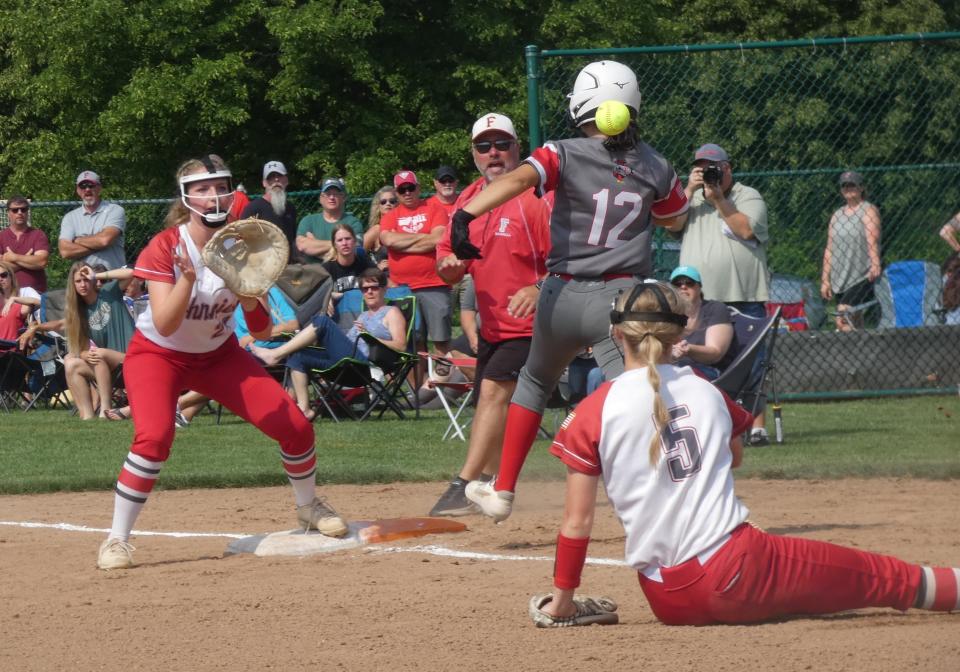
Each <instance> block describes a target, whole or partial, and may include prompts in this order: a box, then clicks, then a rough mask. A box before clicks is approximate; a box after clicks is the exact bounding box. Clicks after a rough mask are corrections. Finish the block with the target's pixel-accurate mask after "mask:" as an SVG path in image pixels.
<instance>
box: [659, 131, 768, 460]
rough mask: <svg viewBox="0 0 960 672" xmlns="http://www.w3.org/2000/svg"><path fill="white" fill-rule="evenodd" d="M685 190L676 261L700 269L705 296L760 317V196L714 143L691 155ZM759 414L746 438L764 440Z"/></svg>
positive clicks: (763, 241) (764, 290) (763, 265)
mask: <svg viewBox="0 0 960 672" xmlns="http://www.w3.org/2000/svg"><path fill="white" fill-rule="evenodd" d="M685 191H686V194H687V199H688V200H689V201H690V210H689V211H688V216H687V221H686V223H685V224H682V225H678V226H676V227H674V228H672V229H671V231H673V232H674V233H676V234H678V235H679V236H680V237H681V244H680V265H681V266H693V267H694V268H696V269H698V270H699V271H700V275H701V276H702V278H703V282H702V286H703V293H704V296H705V297H706V298H709V299H712V300H714V301H722V302H723V303H726V304H727V305H728V306H731V307H733V308H736V309H737V310H739V311H740V312H741V313H744V314H745V315H750V316H752V317H764V316H765V315H766V312H765V306H764V304H765V303H766V301H767V299H768V287H769V271H768V270H767V252H766V246H767V242H768V235H767V204H766V203H765V202H764V200H763V197H762V196H761V195H760V193H759V192H758V191H757V190H756V189H753V188H751V187H748V186H746V185H744V184H741V183H740V182H736V181H735V180H734V178H733V170H732V168H731V165H730V157H729V156H728V155H727V152H726V151H725V150H724V149H723V148H722V147H720V146H719V145H715V144H713V143H708V144H706V145H703V146H702V147H700V149H698V150H697V152H696V154H695V155H694V159H693V168H692V169H691V170H690V177H689V180H688V181H687V186H686V189H685ZM762 417H763V416H760V418H758V422H757V424H755V425H754V430H753V433H752V434H751V437H750V442H751V444H754V445H765V444H766V442H767V434H766V430H765V429H764V428H763V421H762Z"/></svg>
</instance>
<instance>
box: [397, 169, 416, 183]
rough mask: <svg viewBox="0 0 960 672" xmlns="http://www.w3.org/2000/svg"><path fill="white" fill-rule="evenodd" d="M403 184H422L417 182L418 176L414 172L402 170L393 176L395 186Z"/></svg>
mask: <svg viewBox="0 0 960 672" xmlns="http://www.w3.org/2000/svg"><path fill="white" fill-rule="evenodd" d="M401 184H420V183H419V182H417V174H416V173H414V172H413V171H412V170H401V171H400V172H399V173H397V174H396V175H394V176H393V186H395V187H399V186H400V185H401Z"/></svg>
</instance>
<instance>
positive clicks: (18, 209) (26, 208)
mask: <svg viewBox="0 0 960 672" xmlns="http://www.w3.org/2000/svg"><path fill="white" fill-rule="evenodd" d="M7 210H9V211H10V212H12V213H14V214H16V213H18V212H30V208H28V207H26V206H23V207H22V208H7Z"/></svg>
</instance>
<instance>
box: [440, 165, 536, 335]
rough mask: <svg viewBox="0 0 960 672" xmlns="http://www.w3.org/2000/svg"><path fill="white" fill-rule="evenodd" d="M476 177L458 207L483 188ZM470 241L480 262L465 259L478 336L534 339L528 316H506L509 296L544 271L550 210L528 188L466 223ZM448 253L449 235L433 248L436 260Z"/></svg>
mask: <svg viewBox="0 0 960 672" xmlns="http://www.w3.org/2000/svg"><path fill="white" fill-rule="evenodd" d="M485 183H486V181H485V180H484V179H483V178H480V179H479V180H477V181H476V182H474V183H473V184H471V185H470V186H468V187H467V188H466V189H464V190H463V192H462V193H461V194H460V197H459V198H458V199H457V202H456V207H457V208H462V207H464V206H465V205H466V204H467V203H469V202H470V201H471V200H473V198H474V197H476V195H477V194H479V193H480V191H481V190H482V189H483V186H484V184H485ZM470 242H472V243H473V244H474V245H476V246H477V247H478V248H479V249H480V250H481V251H482V254H483V258H482V259H470V260H467V261H465V264H466V267H467V272H468V273H470V275H471V276H473V283H474V286H475V287H476V290H477V312H479V313H480V334H481V336H483V339H484V340H485V341H487V342H489V343H499V342H500V341H505V340H508V339H511V338H529V337H530V336H532V335H533V315H531V316H530V317H527V318H524V319H518V318H515V317H513V316H511V315H510V314H509V313H507V306H508V305H509V304H510V297H511V296H513V295H514V294H516V292H517V290H519V289H521V288H523V287H529V286H530V285H534V284H536V283H537V281H538V280H540V279H541V278H542V277H543V276H544V275H546V272H547V253H548V252H549V251H550V206H549V204H548V202H547V201H545V200H544V199H540V198H537V197H536V195H534V193H533V189H529V190H528V191H525V192H524V193H522V194H520V195H519V196H517V197H516V198H512V199H510V200H509V201H507V202H506V203H504V204H503V205H501V206H499V207H497V208H495V209H493V210H491V211H490V212H488V213H487V214H486V215H481V216H480V217H478V218H477V219H475V220H474V221H473V222H472V223H471V224H470ZM450 254H453V250H452V249H451V247H450V231H449V230H448V231H447V232H446V233H445V234H444V236H443V238H442V239H441V240H440V242H439V243H438V244H437V259H441V258H443V257H446V256H448V255H450Z"/></svg>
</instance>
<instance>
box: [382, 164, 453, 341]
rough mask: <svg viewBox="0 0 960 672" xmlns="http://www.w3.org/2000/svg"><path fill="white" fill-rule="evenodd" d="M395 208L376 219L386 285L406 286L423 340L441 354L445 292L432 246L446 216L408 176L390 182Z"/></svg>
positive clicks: (446, 318)
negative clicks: (422, 196)
mask: <svg viewBox="0 0 960 672" xmlns="http://www.w3.org/2000/svg"><path fill="white" fill-rule="evenodd" d="M393 186H394V187H396V190H397V197H398V198H399V199H400V204H399V205H398V206H397V207H396V208H394V209H393V210H390V211H389V212H386V213H384V214H383V217H382V218H381V219H380V243H381V244H382V245H383V246H384V247H386V248H387V259H388V260H389V263H390V280H391V281H392V282H393V283H396V284H398V285H408V286H409V287H410V288H411V289H412V290H413V293H414V294H415V295H416V297H417V305H418V306H419V307H420V313H421V314H422V315H423V319H424V322H426V325H427V338H428V339H429V340H430V341H432V342H433V345H434V348H436V350H437V352H439V353H440V354H443V355H446V354H447V351H448V349H449V345H450V332H451V321H450V312H451V305H450V286H449V285H447V283H446V282H444V281H443V280H441V279H440V276H439V275H437V270H436V260H437V254H436V248H437V243H438V242H440V239H441V238H442V237H443V235H444V233H445V232H446V230H447V213H446V212H445V211H444V210H443V209H442V208H441V207H440V206H438V205H436V204H435V203H432V202H429V201H423V200H421V199H420V184H419V182H417V176H416V174H414V172H413V171H412V170H402V171H400V172H399V173H397V174H396V175H394V176H393Z"/></svg>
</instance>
